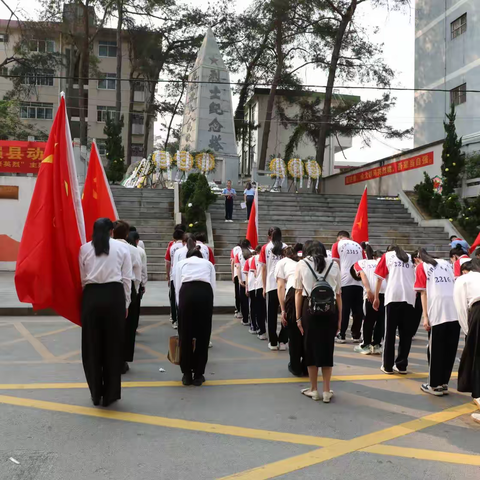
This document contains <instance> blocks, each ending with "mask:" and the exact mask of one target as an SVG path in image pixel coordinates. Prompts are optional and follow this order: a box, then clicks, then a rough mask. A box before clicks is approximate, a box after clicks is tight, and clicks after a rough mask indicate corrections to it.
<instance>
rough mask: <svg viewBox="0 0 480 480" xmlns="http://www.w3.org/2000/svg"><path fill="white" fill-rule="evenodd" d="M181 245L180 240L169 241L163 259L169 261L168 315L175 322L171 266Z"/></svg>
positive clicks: (175, 312)
mask: <svg viewBox="0 0 480 480" xmlns="http://www.w3.org/2000/svg"><path fill="white" fill-rule="evenodd" d="M182 247H183V242H182V241H181V240H177V241H176V242H170V245H169V247H168V248H167V251H166V253H165V261H166V262H170V270H169V278H168V279H167V280H170V291H169V299H170V316H171V317H172V323H176V322H177V320H178V317H177V301H176V300H175V283H174V281H173V268H174V265H175V253H176V252H177V251H178V250H179V249H180V248H182Z"/></svg>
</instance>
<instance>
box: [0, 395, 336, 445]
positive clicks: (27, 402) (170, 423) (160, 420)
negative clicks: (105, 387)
mask: <svg viewBox="0 0 480 480" xmlns="http://www.w3.org/2000/svg"><path fill="white" fill-rule="evenodd" d="M0 403H3V404H7V405H15V406H19V407H30V408H37V409H40V410H49V411H53V412H63V413H73V414H77V415H86V416H89V417H98V418H106V419H109V420H121V421H123V422H133V423H143V424H146V425H156V426H158V427H167V428H175V429H180V430H193V431H195V432H206V433H216V434H220V435H232V436H234V437H244V438H249V439H256V440H270V441H274V442H285V443H294V444H298V445H314V446H319V447H325V446H328V445H333V444H336V443H338V442H342V440H335V439H331V438H322V437H312V436H310V435H298V434H295V433H284V432H271V431H268V430H257V429H254V428H243V427H235V426H230V425H220V424H216V423H203V422H192V421H189V420H181V419H177V418H166V417H156V416H152V415H143V414H139V413H129V412H119V411H116V410H102V409H99V408H92V407H80V406H78V405H67V404H63V403H55V402H45V401H43V400H31V399H25V398H17V397H8V396H4V395H0Z"/></svg>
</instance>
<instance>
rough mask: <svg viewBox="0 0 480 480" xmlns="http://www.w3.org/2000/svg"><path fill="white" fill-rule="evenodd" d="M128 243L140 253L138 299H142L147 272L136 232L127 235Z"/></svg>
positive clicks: (145, 261) (145, 257)
mask: <svg viewBox="0 0 480 480" xmlns="http://www.w3.org/2000/svg"><path fill="white" fill-rule="evenodd" d="M127 241H128V243H129V244H130V245H133V246H134V247H137V250H138V252H139V253H140V258H141V259H142V281H141V282H140V289H139V291H140V297H143V294H144V293H145V285H146V284H147V282H148V270H147V254H146V253H145V250H144V249H143V248H142V247H141V246H140V235H139V234H138V232H137V231H130V233H129V234H128V239H127Z"/></svg>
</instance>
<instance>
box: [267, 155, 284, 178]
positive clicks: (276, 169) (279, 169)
mask: <svg viewBox="0 0 480 480" xmlns="http://www.w3.org/2000/svg"><path fill="white" fill-rule="evenodd" d="M269 168H270V171H271V172H272V173H271V174H270V176H271V177H272V178H281V179H283V178H285V177H286V168H285V162H284V161H283V160H282V159H281V158H273V159H272V160H271V161H270V167H269Z"/></svg>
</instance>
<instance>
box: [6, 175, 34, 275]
mask: <svg viewBox="0 0 480 480" xmlns="http://www.w3.org/2000/svg"><path fill="white" fill-rule="evenodd" d="M36 181H37V177H4V176H0V185H15V186H18V187H19V192H18V200H9V199H1V198H0V271H14V270H15V264H16V258H17V253H18V247H19V244H20V240H21V239H22V232H23V226H24V225H25V220H26V218H27V213H28V209H29V207H30V202H31V200H32V195H33V190H34V188H35V182H36Z"/></svg>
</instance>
